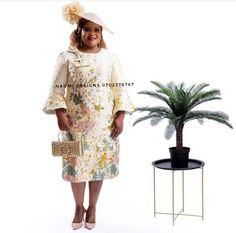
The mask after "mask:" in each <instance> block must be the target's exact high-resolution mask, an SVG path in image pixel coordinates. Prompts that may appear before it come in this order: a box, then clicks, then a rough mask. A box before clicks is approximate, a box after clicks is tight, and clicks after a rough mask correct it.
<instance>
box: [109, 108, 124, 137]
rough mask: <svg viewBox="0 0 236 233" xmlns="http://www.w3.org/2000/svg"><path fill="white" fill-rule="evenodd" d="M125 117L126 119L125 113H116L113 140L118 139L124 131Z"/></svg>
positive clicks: (112, 133)
mask: <svg viewBox="0 0 236 233" xmlns="http://www.w3.org/2000/svg"><path fill="white" fill-rule="evenodd" d="M124 117H125V111H118V112H117V113H116V117H115V119H114V120H113V123H112V132H111V137H112V138H116V137H118V136H119V135H120V134H121V132H122V131H123V121H124Z"/></svg>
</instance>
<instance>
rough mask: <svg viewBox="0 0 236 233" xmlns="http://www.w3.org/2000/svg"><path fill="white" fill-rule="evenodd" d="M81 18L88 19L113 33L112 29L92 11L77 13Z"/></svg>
mask: <svg viewBox="0 0 236 233" xmlns="http://www.w3.org/2000/svg"><path fill="white" fill-rule="evenodd" d="M78 15H79V16H80V17H81V18H83V19H86V20H88V21H91V22H93V23H96V24H97V25H99V26H101V27H102V28H103V29H105V30H106V31H108V32H110V33H111V34H113V32H112V30H110V29H109V28H108V27H107V26H106V24H105V23H104V22H103V21H102V20H101V19H100V18H99V17H98V16H97V15H96V14H94V13H91V12H89V13H84V14H78Z"/></svg>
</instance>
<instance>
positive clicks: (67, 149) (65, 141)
mask: <svg viewBox="0 0 236 233" xmlns="http://www.w3.org/2000/svg"><path fill="white" fill-rule="evenodd" d="M61 134H63V135H62V136H63V137H62V140H60V135H61ZM52 155H53V156H65V157H77V156H82V155H83V146H82V138H81V139H80V140H78V139H77V140H75V141H72V135H71V134H70V133H68V132H65V131H60V132H59V134H58V141H52Z"/></svg>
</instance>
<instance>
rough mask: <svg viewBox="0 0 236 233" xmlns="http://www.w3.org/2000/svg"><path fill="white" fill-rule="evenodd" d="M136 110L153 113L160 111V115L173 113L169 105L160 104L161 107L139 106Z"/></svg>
mask: <svg viewBox="0 0 236 233" xmlns="http://www.w3.org/2000/svg"><path fill="white" fill-rule="evenodd" d="M135 111H139V112H147V111H148V112H150V114H152V113H158V114H160V115H167V114H171V113H172V111H171V109H170V108H168V107H163V106H159V107H138V108H136V109H135Z"/></svg>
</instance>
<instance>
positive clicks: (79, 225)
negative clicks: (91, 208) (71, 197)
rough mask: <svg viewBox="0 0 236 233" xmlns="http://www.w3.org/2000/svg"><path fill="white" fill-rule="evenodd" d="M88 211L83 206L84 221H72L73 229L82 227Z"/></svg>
mask: <svg viewBox="0 0 236 233" xmlns="http://www.w3.org/2000/svg"><path fill="white" fill-rule="evenodd" d="M85 213H86V209H85V208H83V216H82V221H81V222H72V223H71V226H72V229H73V230H77V229H80V228H81V227H82V226H83V222H84V214H85Z"/></svg>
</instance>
